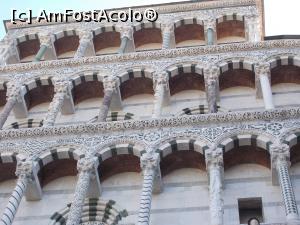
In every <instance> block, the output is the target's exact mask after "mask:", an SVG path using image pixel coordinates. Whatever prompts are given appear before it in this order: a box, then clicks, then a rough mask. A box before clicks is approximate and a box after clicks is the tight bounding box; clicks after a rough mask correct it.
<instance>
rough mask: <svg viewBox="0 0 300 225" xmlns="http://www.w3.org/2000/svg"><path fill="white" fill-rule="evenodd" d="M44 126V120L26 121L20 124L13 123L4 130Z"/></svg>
mask: <svg viewBox="0 0 300 225" xmlns="http://www.w3.org/2000/svg"><path fill="white" fill-rule="evenodd" d="M42 126H43V120H40V119H26V120H22V121H19V122H14V123H11V124H10V125H8V126H6V127H4V129H22V128H33V127H42Z"/></svg>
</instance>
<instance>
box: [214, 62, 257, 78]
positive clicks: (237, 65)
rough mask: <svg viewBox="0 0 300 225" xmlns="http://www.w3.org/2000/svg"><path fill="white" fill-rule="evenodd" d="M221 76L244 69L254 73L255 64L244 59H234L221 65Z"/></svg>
mask: <svg viewBox="0 0 300 225" xmlns="http://www.w3.org/2000/svg"><path fill="white" fill-rule="evenodd" d="M219 67H220V74H222V73H224V72H226V71H228V70H234V69H244V70H249V71H252V72H254V63H252V62H249V61H244V60H243V59H233V60H229V61H227V62H224V63H221V64H219Z"/></svg>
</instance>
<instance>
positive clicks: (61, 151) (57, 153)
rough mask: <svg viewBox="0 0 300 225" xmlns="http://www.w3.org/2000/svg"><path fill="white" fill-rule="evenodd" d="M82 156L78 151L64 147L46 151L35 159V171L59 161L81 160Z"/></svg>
mask: <svg viewBox="0 0 300 225" xmlns="http://www.w3.org/2000/svg"><path fill="white" fill-rule="evenodd" d="M83 157H84V154H83V153H82V152H81V150H79V149H75V148H73V147H70V146H64V147H59V148H53V149H51V150H49V151H46V152H45V153H43V154H42V155H40V156H39V157H38V158H36V159H35V162H36V164H37V165H36V167H37V171H39V170H40V169H41V168H43V166H45V165H47V164H49V163H51V162H53V161H55V160H60V159H75V160H78V159H80V158H83Z"/></svg>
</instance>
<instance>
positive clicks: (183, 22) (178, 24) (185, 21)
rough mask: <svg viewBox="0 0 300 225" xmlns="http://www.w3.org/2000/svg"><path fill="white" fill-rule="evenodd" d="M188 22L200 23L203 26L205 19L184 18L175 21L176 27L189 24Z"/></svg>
mask: <svg viewBox="0 0 300 225" xmlns="http://www.w3.org/2000/svg"><path fill="white" fill-rule="evenodd" d="M188 24H199V25H201V26H203V20H200V19H198V18H184V19H181V20H177V21H175V23H174V26H175V28H177V27H180V26H183V25H188Z"/></svg>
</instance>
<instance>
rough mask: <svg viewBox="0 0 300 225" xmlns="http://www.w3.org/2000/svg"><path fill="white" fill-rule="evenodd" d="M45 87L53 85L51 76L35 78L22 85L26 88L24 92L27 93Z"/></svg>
mask: <svg viewBox="0 0 300 225" xmlns="http://www.w3.org/2000/svg"><path fill="white" fill-rule="evenodd" d="M47 85H53V82H52V77H51V76H47V77H38V78H35V79H34V80H30V81H28V82H26V83H25V84H24V86H25V88H26V92H29V91H31V90H32V89H34V88H37V87H41V86H47Z"/></svg>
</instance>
